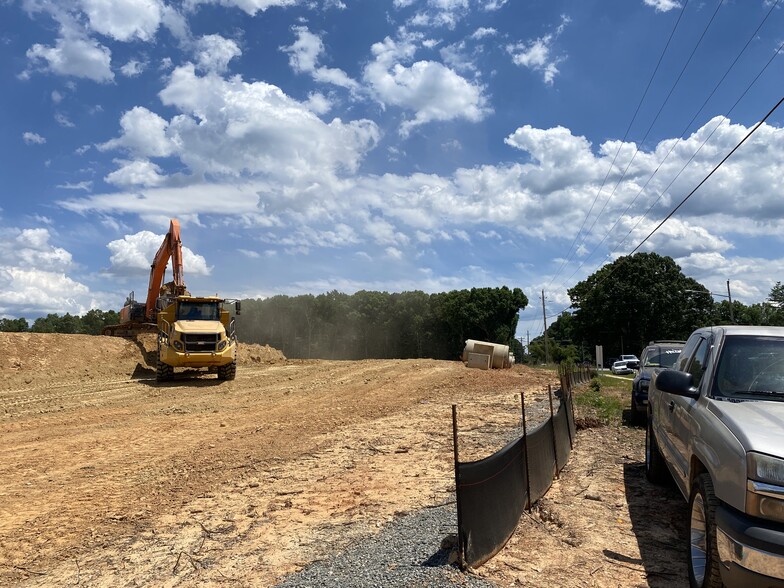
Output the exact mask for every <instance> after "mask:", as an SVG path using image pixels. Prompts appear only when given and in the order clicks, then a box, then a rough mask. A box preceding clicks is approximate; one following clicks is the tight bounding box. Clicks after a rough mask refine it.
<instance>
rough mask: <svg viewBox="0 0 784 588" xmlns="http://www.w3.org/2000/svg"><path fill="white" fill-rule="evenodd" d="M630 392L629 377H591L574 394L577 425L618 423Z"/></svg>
mask: <svg viewBox="0 0 784 588" xmlns="http://www.w3.org/2000/svg"><path fill="white" fill-rule="evenodd" d="M630 394H631V378H628V379H627V378H624V379H619V378H611V377H609V376H606V375H604V374H601V375H597V376H596V377H594V378H592V379H591V381H590V383H589V384H588V386H586V387H584V388H579V389H578V390H577V391H576V392H575V395H574V403H575V406H576V412H577V415H576V416H577V419H576V421H577V424H578V426H579V427H581V428H585V427H591V426H598V425H620V424H621V423H622V421H623V411H624V409H625V408H626V407H627V405H628V404H629V395H630Z"/></svg>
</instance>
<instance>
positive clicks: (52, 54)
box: [27, 32, 114, 82]
mask: <svg viewBox="0 0 784 588" xmlns="http://www.w3.org/2000/svg"><path fill="white" fill-rule="evenodd" d="M111 55H112V53H111V51H110V50H109V49H108V48H107V47H104V46H103V45H101V44H100V43H99V42H97V41H95V40H93V39H89V38H84V37H81V36H79V35H78V34H76V33H74V32H66V36H64V37H61V38H59V39H57V41H56V42H55V45H54V46H53V47H52V46H48V45H42V44H40V43H36V44H35V45H33V46H32V47H31V48H30V49H28V50H27V58H28V60H29V61H30V65H31V67H32V68H34V69H38V70H41V71H47V72H50V73H54V74H57V75H63V76H73V77H77V78H87V79H90V80H93V81H95V82H111V81H112V80H114V72H112V69H111Z"/></svg>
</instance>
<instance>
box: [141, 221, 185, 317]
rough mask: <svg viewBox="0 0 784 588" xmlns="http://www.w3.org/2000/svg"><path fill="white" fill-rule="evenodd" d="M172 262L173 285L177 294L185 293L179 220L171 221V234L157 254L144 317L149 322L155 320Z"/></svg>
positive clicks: (153, 263)
mask: <svg viewBox="0 0 784 588" xmlns="http://www.w3.org/2000/svg"><path fill="white" fill-rule="evenodd" d="M170 258H171V260H172V273H173V275H174V277H173V280H172V283H173V285H174V289H175V292H174V293H175V294H182V293H184V292H185V279H184V278H183V272H182V241H181V240H180V223H179V222H178V221H177V219H171V222H170V223H169V232H168V233H166V236H165V237H164V238H163V243H161V246H160V247H159V248H158V253H156V254H155V258H154V259H153V262H152V266H151V269H150V285H149V287H148V289H147V302H146V306H145V312H144V315H145V317H147V319H148V320H153V311H154V310H155V301H156V300H157V299H158V297H159V296H160V295H161V286H162V285H163V275H164V273H165V272H166V265H167V264H168V263H169V259H170Z"/></svg>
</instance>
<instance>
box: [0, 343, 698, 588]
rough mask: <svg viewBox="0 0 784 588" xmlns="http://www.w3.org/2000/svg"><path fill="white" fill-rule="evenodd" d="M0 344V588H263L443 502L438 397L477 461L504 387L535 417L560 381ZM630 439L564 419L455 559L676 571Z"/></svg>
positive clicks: (672, 497)
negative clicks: (568, 443) (534, 479)
mask: <svg viewBox="0 0 784 588" xmlns="http://www.w3.org/2000/svg"><path fill="white" fill-rule="evenodd" d="M0 349H2V354H0V439H1V440H2V443H1V444H0V585H3V586H65V585H80V584H81V585H88V586H204V585H232V586H272V585H274V584H275V583H276V582H278V581H280V580H282V579H283V578H284V577H285V576H286V575H287V574H289V573H291V572H294V571H297V570H299V569H301V568H303V567H304V566H306V565H307V564H308V563H310V562H313V561H316V560H320V559H324V558H326V557H329V555H330V554H333V553H336V552H338V551H340V550H341V549H344V548H345V547H346V546H348V545H349V544H351V543H353V542H357V541H362V540H363V538H369V537H372V536H374V535H375V534H377V533H378V532H379V531H380V529H381V528H383V527H384V526H385V525H386V524H387V523H388V522H390V521H391V520H392V519H393V518H395V517H396V516H398V515H400V514H402V513H410V512H415V511H417V510H420V509H425V508H430V507H433V506H436V505H442V504H445V503H449V502H450V501H454V486H455V483H454V469H453V446H452V420H451V405H452V404H457V405H458V406H459V423H460V431H461V433H460V447H459V450H460V458H461V460H462V461H467V460H471V459H479V458H481V457H484V456H486V455H488V454H489V453H491V452H492V451H495V450H496V449H498V448H500V447H501V446H502V445H503V443H504V442H505V441H506V440H508V438H509V432H510V431H511V432H512V434H519V426H520V392H521V391H524V392H525V400H526V404H527V406H529V407H530V408H529V411H528V419H527V420H528V421H530V422H529V424H533V423H535V422H537V421H540V420H542V419H543V418H546V417H547V416H549V403H548V400H547V399H548V394H547V385H548V384H553V385H555V384H556V379H555V377H554V374H553V372H552V371H547V370H540V369H532V368H527V367H523V366H514V367H513V368H512V369H508V370H493V371H482V370H472V369H467V368H466V367H465V366H464V365H463V364H462V363H461V362H459V361H454V362H450V361H435V360H428V359H420V360H366V361H325V360H287V359H286V358H285V357H284V356H283V354H281V353H280V352H279V351H277V350H275V349H272V348H270V347H263V346H259V345H241V347H240V351H239V357H238V368H237V378H236V379H235V380H233V381H225V382H222V381H219V380H217V378H216V376H215V375H214V374H209V375H208V374H204V373H196V372H185V373H182V374H180V373H178V374H177V376H176V379H175V380H174V381H172V382H166V383H162V384H159V383H156V381H155V371H154V366H155V338H154V336H145V337H143V338H141V339H140V340H138V341H137V340H125V339H120V338H112V337H91V336H82V335H58V334H33V333H21V334H11V333H0ZM578 416H579V415H578ZM589 420H590V419H586V420H585V422H588V421H589ZM643 439H644V430H642V429H639V428H633V427H628V426H625V425H623V424H614V425H611V426H602V427H593V428H583V429H581V430H580V431H579V433H578V436H577V439H576V443H575V449H574V451H573V453H572V455H571V458H570V461H569V463H568V465H567V466H566V468H565V469H564V470H563V471H562V473H561V476H560V479H558V480H556V481H555V482H554V484H553V487H552V488H551V489H550V491H549V492H548V494H547V495H546V497H545V498H544V499H542V500H541V501H540V502H539V504H538V505H537V506H536V507H535V508H534V509H533V510H532V511H531V512H530V513H526V514H525V515H524V516H523V518H522V519H521V521H520V525H519V527H518V530H517V532H516V533H515V535H514V536H513V537H512V539H511V540H510V541H509V543H508V544H507V545H506V547H505V548H504V549H503V550H502V551H501V553H500V554H498V555H497V556H496V557H495V558H494V559H492V560H490V561H489V562H488V563H487V564H485V565H484V566H482V567H481V568H479V569H478V570H475V571H469V572H467V573H472V574H476V575H479V576H482V577H483V578H485V579H487V580H490V581H492V582H494V583H496V584H498V585H499V586H518V585H522V586H649V585H650V586H678V585H684V584H685V578H686V568H685V557H684V555H685V553H684V549H683V547H681V546H682V545H685V533H686V531H685V519H686V513H685V511H686V508H685V505H684V502H683V500H682V499H681V498H680V496H679V495H678V494H677V491H676V490H675V489H674V488H672V487H669V488H655V489H654V488H653V487H652V486H650V485H649V484H648V483H647V482H646V481H645V479H644V474H643V466H642V459H643ZM452 532H454V530H453V531H452ZM438 549H439V545H434V546H433V551H434V552H435V551H437V550H438Z"/></svg>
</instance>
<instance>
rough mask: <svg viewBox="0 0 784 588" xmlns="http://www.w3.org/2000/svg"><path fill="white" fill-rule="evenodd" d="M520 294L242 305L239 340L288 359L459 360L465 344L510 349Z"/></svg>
mask: <svg viewBox="0 0 784 588" xmlns="http://www.w3.org/2000/svg"><path fill="white" fill-rule="evenodd" d="M527 305H528V298H527V297H526V296H525V294H524V293H523V291H522V290H521V289H520V288H514V289H510V288H508V287H506V286H502V287H500V288H471V289H470V290H454V291H451V292H442V293H438V294H426V293H425V292H421V291H411V292H399V293H389V292H373V291H367V290H361V291H359V292H356V293H355V294H344V293H341V292H338V291H335V290H333V291H332V292H327V293H325V294H320V295H318V296H313V295H311V294H305V295H301V296H293V297H290V296H272V297H270V298H265V299H263V300H258V299H257V300H243V301H242V317H241V319H242V320H241V321H238V323H239V325H238V333H239V336H240V339H241V340H243V341H247V342H250V343H260V344H268V345H270V346H272V347H275V348H276V349H280V350H281V351H282V352H283V353H284V355H286V357H291V358H323V359H354V360H355V359H368V358H399V359H407V358H417V357H430V358H434V359H456V358H457V357H458V356H459V355H460V354H461V353H462V351H463V348H464V346H465V340H466V339H480V340H483V341H491V342H494V343H502V344H505V345H513V344H514V342H515V340H514V335H515V331H516V329H517V320H518V312H519V311H520V309H523V308H525V307H526V306H527Z"/></svg>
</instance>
